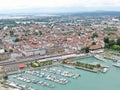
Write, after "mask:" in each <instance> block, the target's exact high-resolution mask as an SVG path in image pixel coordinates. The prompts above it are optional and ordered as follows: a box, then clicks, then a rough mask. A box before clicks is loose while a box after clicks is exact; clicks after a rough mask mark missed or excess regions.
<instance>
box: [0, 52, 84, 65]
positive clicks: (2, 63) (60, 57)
mask: <svg viewBox="0 0 120 90" xmlns="http://www.w3.org/2000/svg"><path fill="white" fill-rule="evenodd" d="M79 56H85V54H69V55H56V56H45V57H41V56H40V57H38V58H34V57H32V58H29V59H21V60H15V61H4V62H0V66H5V65H13V64H19V63H26V62H32V61H48V60H56V59H66V58H72V57H79Z"/></svg>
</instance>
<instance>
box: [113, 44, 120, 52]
mask: <svg viewBox="0 0 120 90" xmlns="http://www.w3.org/2000/svg"><path fill="white" fill-rule="evenodd" d="M112 49H113V50H117V51H120V46H119V45H113V47H112Z"/></svg>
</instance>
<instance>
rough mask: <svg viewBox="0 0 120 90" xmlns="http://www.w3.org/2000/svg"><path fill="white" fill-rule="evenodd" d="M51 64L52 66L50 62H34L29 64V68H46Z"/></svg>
mask: <svg viewBox="0 0 120 90" xmlns="http://www.w3.org/2000/svg"><path fill="white" fill-rule="evenodd" d="M51 64H52V60H50V61H44V62H38V61H35V62H32V63H31V66H32V67H41V66H47V65H51Z"/></svg>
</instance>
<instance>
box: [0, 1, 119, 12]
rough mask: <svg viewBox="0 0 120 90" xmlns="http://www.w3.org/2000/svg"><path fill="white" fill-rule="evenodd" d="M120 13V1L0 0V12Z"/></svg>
mask: <svg viewBox="0 0 120 90" xmlns="http://www.w3.org/2000/svg"><path fill="white" fill-rule="evenodd" d="M98 10H104V11H120V0H0V11H1V12H23V11H27V12H28V11H34V12H35V11H38V12H77V11H81V12H83V11H98Z"/></svg>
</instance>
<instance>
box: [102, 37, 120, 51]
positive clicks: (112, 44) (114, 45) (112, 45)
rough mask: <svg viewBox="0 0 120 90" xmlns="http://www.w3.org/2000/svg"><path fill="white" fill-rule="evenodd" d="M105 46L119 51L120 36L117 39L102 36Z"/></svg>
mask: <svg viewBox="0 0 120 90" xmlns="http://www.w3.org/2000/svg"><path fill="white" fill-rule="evenodd" d="M104 42H105V48H107V49H112V50H117V51H120V38H118V39H117V40H109V38H108V37H105V38H104Z"/></svg>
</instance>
